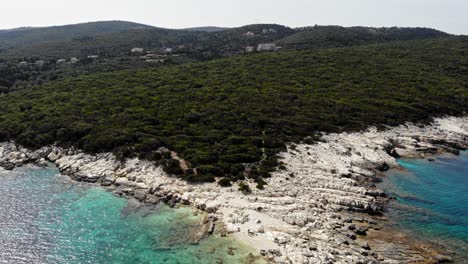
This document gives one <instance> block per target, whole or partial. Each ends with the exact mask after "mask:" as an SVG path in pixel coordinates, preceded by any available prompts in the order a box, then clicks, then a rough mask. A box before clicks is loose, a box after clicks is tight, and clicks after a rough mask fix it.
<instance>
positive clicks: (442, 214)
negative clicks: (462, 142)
mask: <svg viewBox="0 0 468 264" xmlns="http://www.w3.org/2000/svg"><path fill="white" fill-rule="evenodd" d="M399 163H400V165H401V166H402V167H403V168H404V169H405V170H404V171H402V170H393V171H390V172H389V176H388V177H386V178H385V180H384V182H383V183H382V185H381V187H382V188H383V189H385V190H386V191H387V192H388V193H389V194H390V195H392V196H395V197H397V202H392V203H390V205H389V216H390V218H391V219H392V220H394V222H395V223H396V225H397V226H398V227H400V228H403V229H405V230H407V231H411V232H412V233H413V234H414V235H416V236H417V237H418V238H423V239H425V240H429V241H431V242H434V243H437V244H440V245H442V246H445V248H446V249H449V250H450V251H455V253H456V257H457V258H458V259H464V260H466V259H468V152H462V153H461V154H460V156H458V157H453V156H448V155H442V156H438V157H437V158H436V160H435V161H434V162H429V161H427V160H423V159H402V160H400V161H399Z"/></svg>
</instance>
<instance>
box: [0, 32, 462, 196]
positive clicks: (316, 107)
mask: <svg viewBox="0 0 468 264" xmlns="http://www.w3.org/2000/svg"><path fill="white" fill-rule="evenodd" d="M0 101H1V104H0V141H5V140H15V141H16V142H18V143H20V144H23V145H25V146H28V147H32V148H39V147H41V146H44V145H48V144H54V143H56V144H58V145H61V146H64V147H69V146H76V147H78V148H80V149H83V150H85V151H87V152H90V153H94V152H102V151H113V152H114V153H115V154H116V155H117V156H118V157H130V156H138V157H140V158H144V159H148V160H154V161H155V162H157V163H158V164H161V165H164V167H165V169H166V170H167V171H168V172H170V173H172V174H176V175H179V176H180V177H183V178H184V179H187V180H189V181H198V182H199V181H214V179H215V176H220V177H221V176H222V177H223V178H224V179H223V181H222V184H225V185H228V184H229V182H230V181H236V180H238V179H243V178H244V177H250V178H253V179H255V180H256V181H257V183H258V187H259V188H262V186H263V184H264V182H263V180H262V179H263V178H265V177H268V176H269V173H270V172H271V171H273V170H275V169H277V168H281V165H280V164H279V163H278V160H277V156H276V155H277V154H278V153H279V152H280V151H282V150H285V147H286V144H287V143H289V142H300V141H305V142H313V141H314V140H316V139H317V137H318V136H319V133H320V132H341V131H352V130H359V129H363V128H366V127H367V126H369V125H376V126H379V127H380V126H382V125H397V124H401V123H403V122H405V121H415V122H425V121H429V120H430V118H431V116H434V115H443V114H450V115H459V114H462V113H463V112H464V111H467V110H468V37H447V38H443V39H435V40H418V41H405V42H392V43H386V44H373V45H364V46H356V47H350V48H335V49H326V50H308V51H282V52H276V53H262V54H250V55H246V56H235V57H230V58H224V59H217V60H211V61H207V62H198V63H188V64H183V65H176V66H166V67H158V68H151V69H141V70H127V71H119V72H111V73H101V74H94V75H88V76H79V77H76V78H66V79H64V80H60V81H54V82H50V83H48V84H45V85H42V86H39V87H36V88H30V89H25V90H21V91H17V92H14V93H10V94H6V95H1V96H0ZM161 147H165V148H168V149H170V150H172V151H175V152H177V153H178V154H179V156H180V157H182V158H184V159H185V160H187V161H188V162H189V165H190V169H188V170H186V171H182V170H181V169H180V167H179V166H178V161H177V160H173V159H171V158H170V156H167V155H164V153H161V152H160V151H158V150H159V148H161Z"/></svg>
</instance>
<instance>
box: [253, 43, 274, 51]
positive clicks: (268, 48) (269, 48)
mask: <svg viewBox="0 0 468 264" xmlns="http://www.w3.org/2000/svg"><path fill="white" fill-rule="evenodd" d="M277 49H278V48H277V47H276V44H274V43H266V44H259V45H258V46H257V51H276V50H277Z"/></svg>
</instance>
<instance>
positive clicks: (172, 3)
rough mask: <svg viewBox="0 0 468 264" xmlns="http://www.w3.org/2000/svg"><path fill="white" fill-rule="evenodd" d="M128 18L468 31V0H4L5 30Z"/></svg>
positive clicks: (174, 24)
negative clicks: (419, 27) (412, 27)
mask: <svg viewBox="0 0 468 264" xmlns="http://www.w3.org/2000/svg"><path fill="white" fill-rule="evenodd" d="M100 20H126V21H133V22H139V23H144V24H149V25H153V26H158V27H167V28H185V27H195V26H227V27H235V26H243V25H247V24H253V23H278V24H283V25H288V26H292V27H297V26H308V25H315V24H319V25H342V26H356V25H361V26H426V27H433V28H437V29H440V30H443V31H446V32H449V33H454V34H466V35H468V0H229V1H227V0H164V1H163V0H130V1H129V0H0V28H2V29H6V28H15V27H20V26H50V25H63V24H73V23H80V22H89V21H100Z"/></svg>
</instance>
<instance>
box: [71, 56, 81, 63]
mask: <svg viewBox="0 0 468 264" xmlns="http://www.w3.org/2000/svg"><path fill="white" fill-rule="evenodd" d="M78 61H79V59H77V58H74V57H73V58H71V59H70V63H73V64H75V63H77V62H78Z"/></svg>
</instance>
